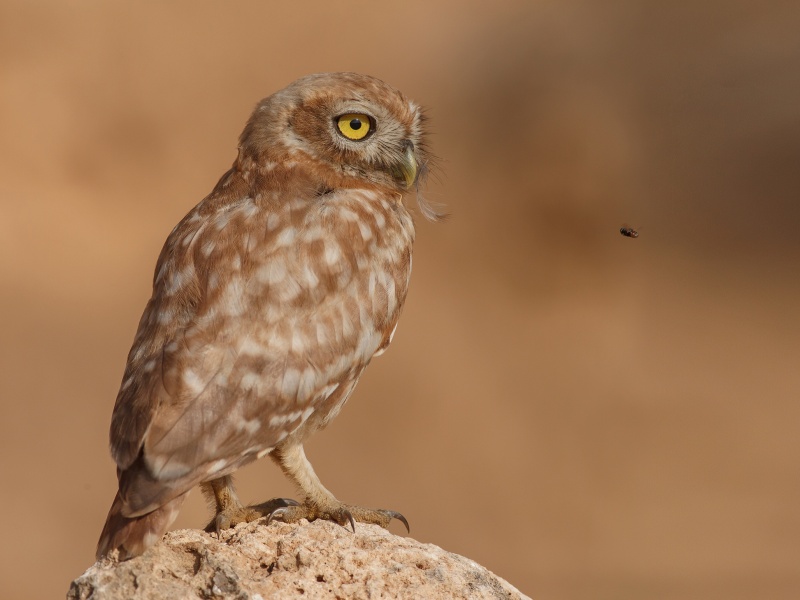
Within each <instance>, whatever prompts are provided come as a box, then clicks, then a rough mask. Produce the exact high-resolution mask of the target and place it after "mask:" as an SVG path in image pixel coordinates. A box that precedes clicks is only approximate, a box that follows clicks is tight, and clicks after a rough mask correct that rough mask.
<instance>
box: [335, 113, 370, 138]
mask: <svg viewBox="0 0 800 600" xmlns="http://www.w3.org/2000/svg"><path fill="white" fill-rule="evenodd" d="M336 126H337V127H338V128H339V131H340V132H341V133H342V135H343V136H344V137H346V138H347V139H348V140H354V141H358V140H363V139H364V138H365V137H367V134H368V133H369V132H370V129H371V128H372V125H371V119H370V118H369V116H368V115H362V114H358V113H347V114H346V115H342V116H341V117H338V118H337V119H336Z"/></svg>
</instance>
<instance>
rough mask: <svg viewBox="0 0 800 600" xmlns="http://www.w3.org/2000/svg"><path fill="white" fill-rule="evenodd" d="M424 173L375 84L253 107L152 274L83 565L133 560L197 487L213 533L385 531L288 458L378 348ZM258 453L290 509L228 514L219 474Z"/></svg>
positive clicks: (410, 134)
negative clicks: (104, 511)
mask: <svg viewBox="0 0 800 600" xmlns="http://www.w3.org/2000/svg"><path fill="white" fill-rule="evenodd" d="M427 162H428V157H427V155H426V152H425V146H424V132H423V118H422V114H421V111H420V109H419V107H418V106H417V105H416V104H414V103H413V102H411V101H409V100H407V99H406V98H405V97H404V96H403V95H402V94H400V93H399V92H398V91H396V90H394V89H393V88H391V87H390V86H388V85H387V84H385V83H383V82H382V81H379V80H377V79H375V78H372V77H367V76H363V75H358V74H353V73H332V74H319V75H312V76H309V77H305V78H303V79H300V80H298V81H296V82H295V83H293V84H291V85H290V86H288V87H287V88H285V89H284V90H281V91H280V92H277V93H276V94H273V95H272V96H270V97H268V98H266V99H264V100H263V101H261V102H260V103H259V104H258V106H257V107H256V109H255V111H254V112H253V115H252V116H251V118H250V120H249V121H248V123H247V126H246V127H245V130H244V132H243V133H242V136H241V138H240V144H239V155H238V157H237V159H236V161H235V163H234V165H233V167H232V168H231V169H230V170H229V171H228V172H227V173H226V174H225V175H223V176H222V178H221V179H220V181H219V183H218V184H217V186H216V187H215V188H214V190H213V191H212V192H211V194H210V195H209V196H208V197H206V198H205V199H204V200H203V201H202V202H201V203H200V204H198V205H197V206H196V207H195V208H194V209H193V210H192V211H191V212H189V214H188V215H187V216H186V217H185V218H184V219H183V220H182V221H181V222H180V223H179V224H178V225H177V226H176V227H175V228H174V229H173V231H172V233H171V234H170V236H169V237H168V239H167V241H166V244H165V245H164V248H163V250H162V252H161V255H160V257H159V259H158V263H157V266H156V272H155V277H154V282H153V295H152V298H151V299H150V301H149V302H148V304H147V307H146V308H145V311H144V314H143V315H142V318H141V321H140V324H139V329H138V331H137V334H136V337H135V339H134V343H133V347H132V348H131V351H130V354H129V356H128V362H127V366H126V369H125V374H124V376H123V382H122V386H121V388H120V391H119V395H118V396H117V401H116V404H115V407H114V412H113V416H112V423H111V453H112V456H113V458H114V460H115V461H116V464H117V472H118V479H119V492H118V494H117V497H116V498H115V501H114V503H113V505H112V507H111V510H110V512H109V516H108V519H107V522H106V526H105V528H104V530H103V533H102V535H101V538H100V542H99V544H98V556H103V555H106V554H109V553H111V552H112V551H116V554H117V555H118V557H119V558H123V559H124V558H128V557H131V556H136V555H138V554H140V553H141V552H143V551H144V550H145V549H146V548H147V547H148V546H150V545H151V544H153V543H155V542H156V541H157V540H158V539H159V538H160V536H161V535H162V534H163V533H164V531H166V529H167V528H168V527H169V525H170V523H171V522H172V520H174V518H175V516H176V515H177V511H178V509H179V507H180V504H181V502H182V501H183V499H184V498H185V496H186V494H187V493H188V491H189V490H190V489H191V488H193V487H194V486H196V485H198V484H200V485H201V486H202V488H203V489H204V491H205V492H206V493H207V494H208V495H209V497H210V498H212V499H213V501H214V504H215V509H216V513H217V514H216V516H215V520H214V521H213V522H212V523H213V526H214V527H217V528H219V527H221V526H228V525H231V524H235V523H236V522H239V521H243V520H252V519H253V518H257V517H258V516H262V515H264V514H268V515H269V516H270V517H271V518H281V519H283V520H286V521H296V520H299V519H300V518H309V519H313V518H329V519H333V520H335V521H337V522H340V523H347V522H352V521H353V520H356V521H364V522H369V523H378V524H381V525H383V526H386V525H387V524H388V522H389V520H390V519H391V518H393V517H396V518H401V519H402V517H401V516H400V515H399V514H398V513H394V512H392V511H385V510H370V509H363V508H360V507H356V506H347V505H344V504H342V503H340V502H339V501H338V500H336V499H335V498H334V497H333V495H332V494H330V492H328V491H327V490H326V489H325V488H324V486H322V484H321V483H320V482H319V480H318V479H317V477H316V475H315V474H314V471H313V469H312V468H311V465H310V463H308V461H307V459H306V458H305V455H304V452H303V448H302V444H303V441H304V440H305V439H306V438H307V437H308V436H309V435H311V434H312V433H314V432H315V431H317V430H318V429H320V428H321V427H324V426H325V425H326V424H327V423H328V422H329V421H330V420H331V419H332V418H333V417H334V416H335V415H336V414H337V413H338V412H339V410H340V409H341V407H342V405H343V404H344V403H345V401H346V400H347V398H348V396H349V395H350V393H351V392H352V390H353V388H354V387H355V385H356V383H357V382H358V378H359V377H360V375H361V373H362V372H363V370H364V368H365V367H366V366H367V365H368V364H369V362H370V360H371V359H372V357H373V356H376V355H377V354H380V353H381V352H383V350H385V349H386V347H387V346H388V344H389V343H390V341H391V338H392V335H393V333H394V330H395V327H396V326H397V321H398V318H399V316H400V311H401V309H402V307H403V303H404V301H405V297H406V293H407V291H408V284H409V276H410V273H411V250H412V244H413V241H414V224H413V221H412V218H411V215H410V214H409V212H408V211H407V210H406V208H405V206H404V204H403V201H404V198H405V196H406V195H407V193H408V192H409V191H411V190H414V189H415V187H416V185H417V184H418V179H419V176H420V174H421V173H422V172H424V170H425V167H426V165H427ZM420 206H421V208H422V210H423V213H425V214H426V216H429V217H432V218H436V217H437V213H436V212H435V211H433V210H432V209H431V208H430V207H429V206H428V205H426V204H424V203H421V204H420ZM265 455H270V456H271V457H272V458H273V459H274V460H275V461H276V462H277V463H278V464H279V466H280V467H281V468H282V469H283V471H284V472H285V473H286V474H287V475H288V476H289V477H290V478H291V479H292V480H293V481H294V482H295V483H296V484H297V486H298V488H299V489H300V491H301V493H302V495H303V497H302V503H300V504H298V503H295V502H293V501H289V500H283V499H277V500H275V501H273V503H272V504H270V503H266V504H267V505H269V506H268V507H267V508H264V507H263V505H262V507H261V509H260V510H259V509H257V507H243V506H241V504H240V503H239V502H238V499H237V498H236V494H235V491H234V489H233V484H232V480H231V477H230V475H231V474H232V473H233V472H234V471H236V470H237V469H238V468H239V467H241V466H242V465H244V464H247V463H248V462H251V461H253V460H255V459H256V458H261V457H263V456H265ZM403 520H404V519H403Z"/></svg>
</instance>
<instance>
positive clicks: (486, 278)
mask: <svg viewBox="0 0 800 600" xmlns="http://www.w3.org/2000/svg"><path fill="white" fill-rule="evenodd" d="M659 4H663V5H664V6H661V7H657V6H656V3H647V2H635V1H633V0H631V1H630V2H592V1H589V0H587V1H585V2H581V1H577V0H573V1H567V2H564V1H552V2H518V3H515V2H494V3H491V8H489V5H490V3H488V2H480V3H478V2H474V3H468V2H456V1H452V2H432V1H426V2H417V1H415V0H407V1H405V2H391V3H388V2H387V3H376V2H367V1H363V2H353V1H350V2H327V1H320V2H314V3H304V2H286V3H281V4H280V5H278V4H277V3H272V2H267V1H262V2H224V3H223V2H197V1H192V2H173V3H162V2H136V3H133V2H129V3H117V2H99V1H98V2H91V1H88V0H87V1H84V2H70V3H60V2H55V1H45V0H41V1H22V0H4V1H3V3H2V4H0V136H1V138H0V302H1V303H2V314H1V316H0V319H2V322H0V326H1V329H0V331H2V334H1V335H2V337H1V338H0V369H2V371H0V469H1V471H0V476H1V478H0V513H1V514H2V527H0V531H2V543H0V597H2V598H53V597H56V598H57V597H62V595H63V594H64V593H65V592H66V590H67V586H68V582H69V581H70V579H72V578H73V577H75V576H77V575H79V574H80V573H81V572H82V571H83V570H84V569H85V568H86V567H88V566H89V564H90V563H91V562H92V556H93V552H94V544H95V542H96V539H97V536H98V534H99V531H100V528H101V526H102V523H103V519H104V517H105V513H106V510H107V509H108V506H109V504H110V501H111V499H112V497H113V493H114V489H115V478H114V470H113V465H112V462H111V460H110V458H109V456H108V452H107V428H108V424H109V418H110V413H111V407H112V405H113V401H114V397H115V395H116V391H117V387H118V385H119V381H120V378H121V374H122V369H123V365H124V360H125V356H126V353H127V350H128V347H129V345H130V343H131V341H132V338H133V333H134V330H135V327H136V324H137V322H138V318H139V315H140V313H141V310H142V308H143V307H144V303H145V301H146V299H147V297H148V294H149V284H150V278H151V276H152V270H153V266H154V264H155V259H156V257H157V255H158V252H159V249H160V247H161V244H162V243H163V240H164V239H165V237H166V235H167V234H168V232H169V231H170V229H171V228H172V226H173V225H174V224H175V223H176V222H177V221H178V219H180V217H182V216H183V215H184V214H185V213H186V212H187V211H188V210H189V209H190V208H191V207H192V206H193V205H194V204H195V203H196V202H198V201H199V200H200V199H202V197H203V196H204V195H205V194H206V193H207V192H208V191H210V189H211V187H212V186H213V185H214V183H215V182H216V180H217V178H218V177H219V176H220V175H221V174H222V173H223V172H224V171H225V170H226V169H227V167H228V166H229V165H230V163H231V162H232V161H233V159H234V156H235V148H236V138H237V136H238V134H239V132H240V130H241V128H242V126H243V124H244V122H245V119H246V118H247V116H248V114H249V111H250V110H251V108H252V107H253V106H254V104H255V102H256V101H257V100H258V99H260V98H261V97H263V96H266V95H268V94H269V93H271V92H273V91H275V90H277V89H279V88H281V87H283V86H284V85H285V84H287V83H288V82H290V81H292V80H293V79H295V78H297V77H299V76H301V75H304V74H306V73H310V72H315V71H324V70H356V71H361V72H366V73H370V74H373V75H376V76H379V77H381V78H383V79H385V80H386V81H388V82H390V83H392V84H393V85H395V86H396V87H398V88H400V89H402V90H403V91H404V92H405V93H406V94H408V95H409V96H410V97H412V98H414V99H416V100H417V101H419V102H421V103H422V104H424V105H426V106H428V107H429V109H430V115H431V124H432V128H433V130H434V136H433V138H432V146H433V148H434V150H435V152H436V153H437V154H438V155H440V156H441V157H442V161H441V169H440V173H439V175H438V177H435V178H433V179H432V180H431V181H430V183H429V186H428V196H429V197H430V198H431V199H433V200H436V201H442V202H446V203H447V204H448V205H449V208H450V211H451V212H452V213H453V216H452V218H451V219H450V221H449V222H447V223H445V224H443V225H430V224H428V223H423V222H421V223H419V228H418V244H417V248H416V256H415V261H414V268H415V273H414V278H413V279H412V286H411V293H410V297H409V300H408V304H407V308H406V311H405V314H404V316H403V319H402V321H401V326H400V328H399V330H398V335H397V336H396V338H395V343H394V344H393V346H392V348H391V350H390V351H389V352H388V353H387V354H386V356H385V357H383V358H380V359H379V360H376V361H375V363H374V364H373V365H372V366H371V368H370V369H369V370H368V372H367V375H366V376H365V378H364V379H363V380H362V383H361V385H360V387H359V389H358V391H357V392H356V394H355V395H354V397H353V398H352V399H351V401H350V404H349V405H348V407H347V409H346V410H345V411H344V412H343V413H342V415H341V416H340V417H339V419H338V420H337V421H336V422H335V423H334V425H333V426H332V427H331V428H329V429H328V430H327V431H326V432H324V433H323V434H321V435H319V436H317V437H316V438H315V439H314V440H313V441H312V443H311V444H310V447H309V449H308V451H309V455H310V457H311V459H312V461H313V462H314V465H315V466H316V468H317V471H318V472H319V473H320V474H321V476H322V479H323V481H324V482H325V483H326V485H328V486H329V487H330V488H331V489H332V490H333V491H334V492H335V493H336V494H337V495H338V496H339V497H340V498H341V499H343V500H346V501H352V502H358V503H362V504H364V505H367V506H385V507H389V508H395V509H397V510H401V511H402V512H403V513H405V515H406V516H407V517H408V518H409V520H410V521H411V524H412V533H413V536H414V537H416V538H417V539H420V540H423V541H427V542H432V543H435V544H437V545H440V546H442V547H444V548H446V549H448V550H451V551H454V552H458V553H460V554H464V555H466V556H469V557H470V558H473V559H475V560H476V561H478V562H480V563H482V564H484V565H486V566H487V567H489V568H490V569H492V570H493V571H495V572H496V573H498V574H499V575H501V576H503V577H505V578H507V579H508V580H509V581H510V582H512V583H513V584H515V585H516V586H518V587H519V588H520V589H521V590H522V591H524V592H526V593H527V594H530V595H532V596H534V597H536V598H556V599H572V598H593V599H596V598H609V599H610V598H614V599H619V598H637V599H638V598H659V599H662V598H664V599H665V598H681V599H687V598H688V599H694V598H697V599H709V598H726V599H736V598H771V599H779V598H787V599H788V598H798V597H800V442H799V441H798V426H799V425H800V368H798V362H800V360H799V359H800V343H799V342H800V316H799V313H798V304H800V277H799V276H798V275H799V274H800V270H799V269H798V258H800V229H799V228H798V225H800V202H799V201H800V35H798V31H800V9H799V8H798V7H797V3H796V2H777V1H775V2H770V3H766V2H765V3H755V2H753V3H744V2H703V3H696V2H669V3H659ZM626 222H627V223H628V224H630V225H634V226H640V227H641V237H640V238H639V239H638V240H631V239H626V238H623V237H621V236H620V235H619V233H618V228H619V227H620V225H622V224H623V223H626ZM239 481H240V487H241V493H242V496H243V497H244V499H246V500H250V501H260V500H264V499H266V498H268V497H272V496H277V495H291V494H292V489H291V488H290V487H289V485H288V484H287V483H286V481H285V480H284V479H283V478H282V476H281V475H280V474H279V472H278V471H277V469H275V468H274V467H273V465H272V464H271V463H269V462H263V461H262V462H259V463H257V464H256V465H253V466H250V467H248V468H247V469H245V470H244V471H243V472H242V473H241V476H240V478H239ZM207 517H208V514H207V511H206V508H205V506H204V503H203V501H202V498H201V497H200V494H199V493H195V494H193V496H192V498H191V499H190V501H189V502H188V504H187V505H186V507H185V509H184V510H183V512H182V513H181V516H180V517H179V521H178V523H177V525H179V526H182V527H197V526H200V525H202V524H203V523H204V522H205V520H206V519H207ZM397 531H398V532H399V531H401V530H400V529H397Z"/></svg>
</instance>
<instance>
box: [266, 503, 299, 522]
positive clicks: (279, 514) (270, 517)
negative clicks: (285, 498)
mask: <svg viewBox="0 0 800 600" xmlns="http://www.w3.org/2000/svg"><path fill="white" fill-rule="evenodd" d="M292 506H300V504H299V503H297V502H295V504H293V505H292ZM284 514H286V507H285V506H281V507H278V508H276V509H275V510H273V511H271V512H270V513H269V514H268V515H267V525H269V524H270V523H272V521H273V519H275V518H276V517H277V518H280V517H282V516H283V515H284Z"/></svg>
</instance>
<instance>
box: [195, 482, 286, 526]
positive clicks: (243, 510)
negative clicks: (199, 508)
mask: <svg viewBox="0 0 800 600" xmlns="http://www.w3.org/2000/svg"><path fill="white" fill-rule="evenodd" d="M200 489H201V490H202V491H203V495H204V496H205V497H206V499H207V500H208V501H209V504H211V505H212V507H213V508H214V511H215V513H216V514H215V515H214V518H213V519H211V522H210V523H209V524H208V525H207V526H206V531H208V532H211V531H215V532H216V533H217V537H219V532H220V531H221V530H223V529H228V528H229V527H235V526H236V525H238V524H239V523H249V522H251V521H255V520H256V519H260V518H261V517H265V516H268V515H270V514H271V513H272V512H273V511H274V510H275V509H276V508H280V507H284V506H291V505H293V504H297V502H296V501H295V500H291V499H289V498H275V499H273V500H269V501H268V502H264V503H263V504H259V505H257V506H242V503H241V502H240V501H239V496H238V494H237V493H236V489H235V488H234V487H233V477H232V476H231V475H226V476H224V477H220V478H218V479H212V480H211V481H206V482H204V483H201V484H200Z"/></svg>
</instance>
